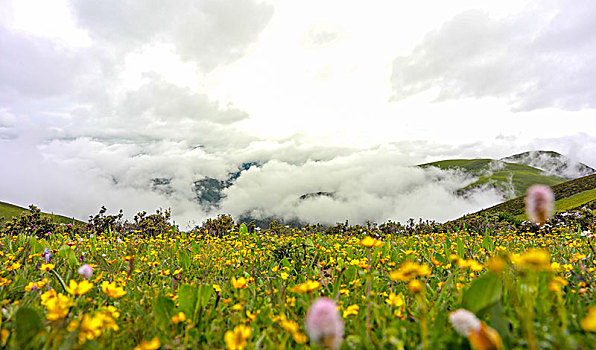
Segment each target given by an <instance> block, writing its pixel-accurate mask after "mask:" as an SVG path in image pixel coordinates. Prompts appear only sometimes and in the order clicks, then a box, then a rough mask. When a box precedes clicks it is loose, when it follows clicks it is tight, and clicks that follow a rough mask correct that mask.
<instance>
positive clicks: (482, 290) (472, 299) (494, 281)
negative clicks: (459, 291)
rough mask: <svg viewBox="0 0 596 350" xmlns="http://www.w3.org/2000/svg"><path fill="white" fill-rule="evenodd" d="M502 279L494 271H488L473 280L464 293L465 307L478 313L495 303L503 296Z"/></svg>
mask: <svg viewBox="0 0 596 350" xmlns="http://www.w3.org/2000/svg"><path fill="white" fill-rule="evenodd" d="M502 289H503V286H502V285H501V279H500V278H499V276H497V275H495V274H494V273H492V272H488V273H486V274H484V275H483V276H481V277H478V278H477V279H475V280H474V281H473V282H472V285H471V286H470V288H468V290H466V292H465V293H464V295H463V304H464V308H466V309H467V310H469V311H471V312H473V313H478V312H480V311H482V310H484V309H486V308H488V307H490V306H492V305H493V304H495V303H497V302H498V301H499V299H500V298H501V291H502Z"/></svg>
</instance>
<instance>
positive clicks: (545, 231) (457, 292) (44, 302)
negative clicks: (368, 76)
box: [0, 213, 596, 349]
mask: <svg viewBox="0 0 596 350" xmlns="http://www.w3.org/2000/svg"><path fill="white" fill-rule="evenodd" d="M570 215H571V214H570ZM538 216H539V217H541V218H542V217H544V216H545V215H544V213H542V214H538ZM222 218H223V217H222ZM222 218H219V220H220V221H222V220H223V219H222ZM16 222H17V221H16V220H13V221H12V222H7V223H5V227H4V228H3V231H2V232H3V233H2V236H0V263H1V267H2V269H1V271H0V303H1V305H2V317H1V324H0V326H1V333H0V344H1V345H2V346H3V347H5V348H21V349H69V348H73V349H98V348H101V349H160V348H161V349H323V348H328V349H469V348H473V349H593V348H595V347H596V302H595V301H594V284H595V283H596V280H595V271H596V254H595V250H594V249H595V247H596V242H594V237H595V236H594V234H593V233H592V230H593V226H584V227H582V226H581V225H571V224H561V225H555V224H554V223H551V224H549V222H548V221H547V222H546V223H543V222H539V223H537V224H536V225H537V227H535V229H534V230H517V229H515V228H514V227H512V226H505V227H500V226H499V227H497V226H485V227H484V230H478V229H475V228H472V227H469V226H468V227H466V225H465V224H464V225H463V226H462V227H458V228H454V229H452V230H451V229H448V230H444V231H442V232H439V230H437V231H433V230H430V232H422V231H421V232H417V231H416V230H413V231H409V232H399V231H398V232H394V233H387V231H386V230H382V229H381V228H379V227H377V226H375V225H372V226H371V225H368V226H347V225H342V226H340V228H339V229H336V230H330V229H323V228H322V227H319V226H305V227H303V228H291V227H284V226H274V225H272V227H271V228H269V229H262V230H259V229H258V228H255V227H254V226H251V225H248V226H247V225H246V224H237V223H233V225H230V227H228V228H227V229H221V228H220V229H214V228H213V227H216V226H214V225H211V226H210V228H205V227H202V228H197V229H195V230H192V231H189V232H183V231H180V230H178V229H177V228H176V227H175V226H166V227H165V229H164V230H162V231H161V232H158V231H151V230H149V229H137V230H130V231H124V230H122V231H119V230H115V229H112V228H111V227H110V226H108V227H107V230H105V231H104V232H97V231H94V230H91V229H90V226H89V227H87V228H86V229H78V230H76V229H75V227H70V226H68V227H64V226H63V227H62V229H59V230H56V232H39V230H29V231H27V230H25V231H19V233H18V234H17V233H16V232H17V228H16V226H15V223H16ZM214 222H215V221H213V222H212V223H214ZM228 223H229V220H228ZM11 225H12V226H11Z"/></svg>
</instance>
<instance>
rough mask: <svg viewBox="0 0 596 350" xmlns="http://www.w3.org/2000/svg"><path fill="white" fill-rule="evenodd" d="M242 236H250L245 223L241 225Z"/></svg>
mask: <svg viewBox="0 0 596 350" xmlns="http://www.w3.org/2000/svg"><path fill="white" fill-rule="evenodd" d="M240 235H242V236H246V235H248V227H246V224H245V223H242V225H240Z"/></svg>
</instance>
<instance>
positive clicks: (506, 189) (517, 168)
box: [420, 159, 566, 198]
mask: <svg viewBox="0 0 596 350" xmlns="http://www.w3.org/2000/svg"><path fill="white" fill-rule="evenodd" d="M496 162H497V161H496V160H494V159H450V160H443V161H438V162H432V163H426V164H422V165H420V167H423V168H425V167H429V166H435V167H438V168H440V169H443V170H447V169H458V168H459V169H462V170H465V171H467V172H469V173H470V174H472V175H474V176H477V177H478V180H477V181H476V182H474V183H472V184H470V185H468V186H466V187H464V188H462V189H460V192H461V193H465V192H467V191H468V190H471V189H473V188H477V187H480V186H484V185H492V186H494V187H496V188H498V189H500V190H501V191H503V193H505V194H507V195H510V194H511V192H512V191H513V196H511V197H512V198H514V197H518V196H522V195H523V194H524V193H525V192H526V190H527V189H528V188H529V187H530V186H532V185H534V184H538V183H539V184H544V185H548V186H554V185H557V184H560V183H563V182H565V181H566V180H565V179H564V178H562V177H559V176H549V175H544V173H543V172H542V170H540V169H537V168H534V167H531V166H528V165H524V164H517V163H508V162H500V161H499V163H500V164H503V165H504V167H503V169H501V170H492V171H490V166H491V163H496Z"/></svg>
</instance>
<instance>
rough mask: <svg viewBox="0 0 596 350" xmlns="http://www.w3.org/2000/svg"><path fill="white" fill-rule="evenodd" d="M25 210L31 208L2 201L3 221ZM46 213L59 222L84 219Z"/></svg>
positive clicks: (1, 212)
mask: <svg viewBox="0 0 596 350" xmlns="http://www.w3.org/2000/svg"><path fill="white" fill-rule="evenodd" d="M25 211H29V209H26V208H22V207H19V206H17V205H14V204H10V203H6V202H0V218H3V219H4V220H3V221H8V220H10V219H11V218H12V217H14V216H19V215H21V213H22V212H25ZM44 214H45V215H47V216H50V217H51V218H52V219H53V220H54V222H57V223H59V224H72V223H73V220H74V222H75V223H83V221H80V220H76V219H73V218H72V217H70V218H69V217H66V216H63V215H57V214H48V213H44Z"/></svg>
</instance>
